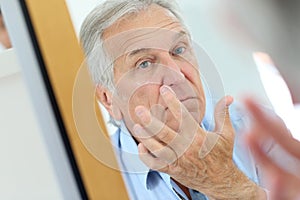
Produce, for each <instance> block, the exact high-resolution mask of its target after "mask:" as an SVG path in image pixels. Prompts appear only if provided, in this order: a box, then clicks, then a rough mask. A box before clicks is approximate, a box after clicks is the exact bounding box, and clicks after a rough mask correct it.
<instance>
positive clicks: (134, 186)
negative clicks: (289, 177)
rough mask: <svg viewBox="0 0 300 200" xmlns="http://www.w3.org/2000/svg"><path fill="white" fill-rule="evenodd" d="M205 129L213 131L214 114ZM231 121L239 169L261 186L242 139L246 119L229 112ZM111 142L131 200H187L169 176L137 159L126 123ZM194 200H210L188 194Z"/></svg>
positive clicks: (194, 194) (136, 150)
mask: <svg viewBox="0 0 300 200" xmlns="http://www.w3.org/2000/svg"><path fill="white" fill-rule="evenodd" d="M206 113H208V114H206V115H205V117H204V120H203V121H202V127H203V128H204V129H206V130H211V129H212V128H213V127H214V124H213V123H214V120H213V118H212V113H214V112H213V111H211V110H207V111H206ZM230 113H231V121H232V123H233V126H234V128H235V130H236V137H235V143H234V152H233V160H234V162H235V164H236V165H237V167H238V168H239V169H240V170H241V171H243V172H244V173H245V174H246V175H247V176H248V177H249V178H250V179H251V180H252V181H254V182H256V183H258V180H259V179H258V175H257V173H256V166H255V163H254V161H253V159H252V157H251V156H250V151H249V149H248V148H246V145H244V144H243V140H242V139H241V136H242V131H241V128H243V126H244V123H245V122H244V119H243V116H242V115H239V114H238V113H237V112H236V111H232V110H231V111H230ZM111 141H112V143H113V145H114V146H115V147H116V148H115V153H116V156H117V159H118V162H119V165H120V168H121V170H122V176H123V179H124V182H125V185H126V187H127V191H128V193H129V196H130V199H134V200H136V199H142V200H148V199H149V200H156V199H157V200H160V199H162V200H165V199H168V200H172V199H185V200H188V198H187V196H186V195H185V193H184V192H183V191H182V190H181V189H180V188H179V186H178V185H177V184H176V183H175V182H174V181H173V180H172V179H171V178H170V176H169V175H168V174H165V173H161V172H158V171H153V170H151V169H149V168H148V167H147V166H146V165H145V164H144V163H143V162H142V161H141V160H140V159H139V155H138V149H137V145H136V143H135V141H134V139H133V138H132V136H131V135H130V133H129V132H128V129H127V128H126V126H125V124H124V123H121V126H120V128H119V129H118V130H117V132H116V133H115V134H114V135H112V138H111ZM189 191H190V194H191V197H192V200H202V199H204V200H205V199H208V198H207V197H205V195H203V194H201V193H200V192H197V191H194V190H191V189H190V190H189Z"/></svg>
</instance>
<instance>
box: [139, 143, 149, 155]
mask: <svg viewBox="0 0 300 200" xmlns="http://www.w3.org/2000/svg"><path fill="white" fill-rule="evenodd" d="M138 151H139V153H140V154H145V153H148V150H147V149H146V147H145V146H144V145H143V144H142V143H139V144H138Z"/></svg>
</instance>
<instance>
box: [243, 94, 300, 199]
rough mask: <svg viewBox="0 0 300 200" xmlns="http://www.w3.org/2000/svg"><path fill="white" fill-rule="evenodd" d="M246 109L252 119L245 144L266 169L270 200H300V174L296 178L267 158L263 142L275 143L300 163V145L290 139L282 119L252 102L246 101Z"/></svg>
mask: <svg viewBox="0 0 300 200" xmlns="http://www.w3.org/2000/svg"><path fill="white" fill-rule="evenodd" d="M245 105H246V107H247V108H248V110H249V112H250V114H251V115H252V116H253V120H252V121H253V122H252V127H251V129H250V130H249V133H248V134H247V138H246V142H247V143H248V145H249V147H250V148H251V150H252V152H253V154H254V156H255V159H256V160H257V161H258V162H259V164H261V165H262V166H263V168H265V172H266V173H267V174H266V175H267V177H268V179H269V181H270V184H271V186H270V190H271V199H272V200H273V199H278V200H281V199H286V200H292V199H300V190H299V188H300V178H299V175H300V172H298V173H299V174H298V177H297V176H295V175H293V174H291V173H290V172H287V171H285V170H283V169H282V168H281V167H279V166H278V165H277V164H276V163H275V162H274V161H273V160H272V159H271V158H269V157H268V155H267V154H266V152H265V151H264V150H263V148H262V146H261V145H260V144H261V143H263V142H264V141H267V140H274V142H276V143H278V144H279V145H281V146H282V148H284V149H285V150H286V151H287V152H289V153H290V154H292V155H293V156H295V157H296V158H298V159H300V142H299V141H297V140H296V139H294V138H293V137H291V135H290V133H289V131H288V129H287V128H286V126H285V124H284V123H283V121H282V120H281V119H280V118H279V117H274V116H271V115H270V114H267V113H265V112H264V111H262V110H261V108H259V106H258V105H257V104H256V103H255V102H254V101H253V100H251V99H250V98H248V99H246V100H245ZM299 167H300V166H299Z"/></svg>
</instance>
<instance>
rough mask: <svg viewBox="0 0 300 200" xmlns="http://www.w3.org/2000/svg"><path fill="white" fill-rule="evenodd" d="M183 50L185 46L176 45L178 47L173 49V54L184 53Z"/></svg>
mask: <svg viewBox="0 0 300 200" xmlns="http://www.w3.org/2000/svg"><path fill="white" fill-rule="evenodd" d="M184 51H185V47H178V48H176V49H175V50H174V51H173V54H174V55H179V54H182V53H184Z"/></svg>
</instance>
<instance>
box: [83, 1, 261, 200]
mask: <svg viewBox="0 0 300 200" xmlns="http://www.w3.org/2000/svg"><path fill="white" fill-rule="evenodd" d="M175 5H176V2H174V1H170V0H123V1H122V0H120V1H118V0H111V1H106V2H105V3H103V4H101V5H99V6H98V7H96V8H95V9H94V10H93V11H92V12H91V13H90V14H89V15H88V17H87V18H86V20H85V22H84V23H83V26H82V29H81V33H80V37H81V41H82V44H83V47H84V50H85V52H86V56H87V63H88V65H89V69H90V72H91V74H92V76H93V79H94V81H95V84H96V91H97V96H98V98H99V101H100V102H101V103H102V105H103V106H104V107H105V108H106V109H107V111H108V112H109V114H110V116H111V117H112V118H113V120H114V121H115V122H116V124H118V126H119V129H118V131H117V133H116V134H114V136H113V137H112V142H113V145H114V146H115V147H117V149H118V150H117V156H118V159H119V162H120V165H121V170H122V171H123V173H122V174H123V178H124V181H125V183H126V185H127V187H128V191H129V194H130V197H131V198H132V199H193V200H195V199H266V194H265V191H264V190H263V189H261V188H260V187H259V186H258V185H257V184H256V183H255V182H259V181H258V180H259V177H258V174H257V173H258V170H257V169H256V165H255V163H253V160H252V159H251V156H250V154H249V152H248V149H247V148H245V147H243V144H242V143H240V142H239V141H240V139H239V138H240V134H241V133H240V131H239V127H240V126H241V124H239V123H237V122H241V118H239V117H235V120H231V119H230V117H229V112H228V107H229V105H230V104H231V103H232V101H233V99H232V97H230V96H226V97H224V98H223V99H221V100H220V101H219V102H218V103H217V104H216V106H215V111H214V117H215V128H214V129H213V130H211V126H210V124H209V123H208V121H209V120H208V119H206V118H205V117H204V116H205V113H208V112H212V113H213V111H210V110H206V111H205V108H206V107H207V106H206V104H207V102H206V97H205V93H204V89H203V87H202V83H201V79H200V72H199V70H198V63H197V59H196V56H195V52H194V49H193V48H192V44H191V39H190V35H189V32H188V30H187V28H186V27H185V26H184V23H183V21H182V19H181V17H180V14H179V12H178V10H177V7H176V6H175ZM231 118H232V117H231ZM231 121H233V122H231ZM232 123H233V124H232ZM235 132H237V134H235ZM136 155H138V156H136Z"/></svg>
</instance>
